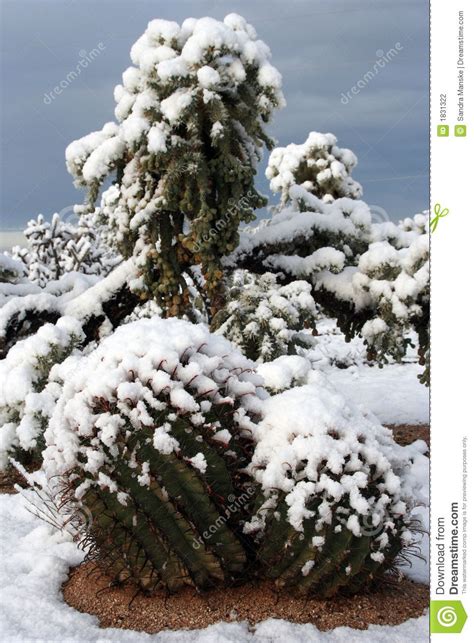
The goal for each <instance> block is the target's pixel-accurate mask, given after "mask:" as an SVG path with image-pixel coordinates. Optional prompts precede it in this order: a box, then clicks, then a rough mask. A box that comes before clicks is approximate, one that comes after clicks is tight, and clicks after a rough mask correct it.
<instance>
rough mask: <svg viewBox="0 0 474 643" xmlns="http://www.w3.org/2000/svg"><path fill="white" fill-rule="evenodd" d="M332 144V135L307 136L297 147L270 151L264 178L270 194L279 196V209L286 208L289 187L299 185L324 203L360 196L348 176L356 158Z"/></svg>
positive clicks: (315, 133) (355, 185)
mask: <svg viewBox="0 0 474 643" xmlns="http://www.w3.org/2000/svg"><path fill="white" fill-rule="evenodd" d="M336 143H337V138H336V137H335V136H334V134H329V133H328V134H321V133H320V132H310V134H309V136H308V138H307V139H306V141H305V142H304V143H302V144H301V145H296V144H295V143H291V144H290V145H287V146H286V147H277V148H275V149H274V150H273V151H272V153H271V154H270V158H269V160H268V166H267V169H266V172H265V174H266V177H267V179H269V180H270V188H271V189H272V191H273V192H276V193H280V208H281V207H283V206H286V205H288V203H289V201H290V193H289V191H290V188H291V186H293V185H300V186H301V187H303V188H304V189H305V190H308V192H310V193H311V194H313V195H314V196H316V197H318V198H320V199H322V200H323V201H324V202H326V203H328V202H329V203H330V202H332V201H334V199H339V198H341V197H350V198H352V199H358V198H360V197H361V196H362V186H361V185H360V184H359V183H357V181H355V180H354V179H353V178H352V176H351V174H352V170H353V169H354V168H355V167H356V165H357V157H356V155H355V154H354V153H353V152H352V151H351V150H348V149H345V148H340V147H338V146H337V145H336Z"/></svg>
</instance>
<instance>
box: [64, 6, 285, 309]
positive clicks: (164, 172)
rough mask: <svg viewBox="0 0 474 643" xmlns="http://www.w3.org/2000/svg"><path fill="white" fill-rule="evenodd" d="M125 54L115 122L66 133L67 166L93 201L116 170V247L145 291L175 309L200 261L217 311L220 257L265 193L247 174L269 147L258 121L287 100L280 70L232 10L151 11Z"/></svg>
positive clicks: (111, 195) (112, 198) (111, 198)
mask: <svg viewBox="0 0 474 643" xmlns="http://www.w3.org/2000/svg"><path fill="white" fill-rule="evenodd" d="M130 55H131V59H132V63H133V66H132V67H129V68H128V69H127V70H126V71H125V72H124V74H123V80H122V84H121V85H118V86H117V87H116V88H115V100H116V102H117V106H116V109H115V116H116V118H117V123H113V122H111V123H107V124H106V125H105V126H104V127H103V129H102V130H100V131H98V132H93V133H91V134H89V135H88V136H85V137H83V138H82V139H80V140H78V141H74V142H73V143H71V145H69V147H68V148H67V150H66V163H67V167H68V170H69V172H70V173H71V174H72V175H73V176H74V178H75V181H76V184H77V185H78V186H84V187H86V188H87V189H88V193H89V194H88V200H89V202H90V203H91V204H92V203H94V202H95V200H96V198H97V196H98V193H99V189H100V187H101V185H102V184H103V183H104V181H105V179H106V177H107V176H108V175H109V174H112V173H114V174H115V175H116V179H117V182H116V183H115V184H114V185H112V186H111V187H110V188H109V189H108V190H107V192H106V193H105V194H104V199H103V206H104V208H106V210H107V214H108V215H109V216H110V224H111V225H112V226H113V228H114V229H115V231H116V235H117V239H118V242H119V246H120V249H121V251H122V252H123V254H124V255H125V256H127V257H128V256H134V257H136V258H137V261H138V265H139V266H140V270H141V273H142V280H141V284H140V286H141V289H142V291H144V292H146V293H147V294H148V295H149V296H154V297H155V298H157V300H158V303H159V304H160V305H162V306H164V307H165V308H167V309H168V311H169V314H170V315H179V314H182V313H183V312H185V310H186V308H187V307H188V303H189V302H188V295H189V293H188V287H187V284H186V282H185V280H184V278H183V275H184V274H185V273H188V274H189V272H190V267H192V266H194V265H201V266H202V273H203V275H204V278H205V285H206V291H207V294H208V296H209V298H210V300H211V302H210V308H211V309H213V310H214V312H215V308H216V306H217V303H218V302H217V301H214V300H215V296H216V292H217V291H220V286H221V284H222V279H221V278H222V273H221V267H220V258H221V257H222V256H223V255H226V254H228V253H229V252H230V251H232V250H233V249H234V248H235V246H236V245H237V243H238V232H237V230H238V227H239V225H240V223H241V222H242V221H246V222H248V221H251V220H253V218H254V214H253V211H254V209H255V208H257V207H261V206H262V205H263V204H264V202H265V199H264V198H263V197H262V196H261V195H260V194H259V193H258V192H257V190H256V189H255V186H254V175H255V174H256V163H257V161H258V160H259V159H260V156H261V148H262V147H263V146H264V145H266V146H267V147H271V146H272V141H271V139H270V138H269V137H268V136H267V134H266V133H265V124H266V123H267V122H268V120H269V119H270V117H271V115H272V112H273V110H274V109H275V108H277V107H280V106H281V105H283V96H282V93H281V77H280V74H279V73H278V71H277V70H276V69H275V68H274V67H273V66H272V65H271V64H270V62H269V61H270V56H271V54H270V50H269V48H268V47H267V45H265V44H264V43H263V42H262V41H261V40H258V39H257V35H256V32H255V30H254V28H253V27H252V26H251V25H250V24H248V23H247V22H246V21H245V20H244V19H243V18H241V17H240V16H238V15H236V14H230V15H228V16H226V17H225V18H224V20H223V22H220V21H218V20H215V19H213V18H202V19H199V20H196V19H188V20H185V21H184V22H183V23H182V25H178V24H177V23H176V22H170V21H166V20H152V21H151V22H150V23H149V24H148V27H147V29H146V31H145V33H144V34H143V35H142V36H141V37H140V38H139V39H138V40H137V42H136V43H135V44H134V45H133V47H132V49H131V52H130ZM137 285H138V284H137ZM218 299H219V298H218Z"/></svg>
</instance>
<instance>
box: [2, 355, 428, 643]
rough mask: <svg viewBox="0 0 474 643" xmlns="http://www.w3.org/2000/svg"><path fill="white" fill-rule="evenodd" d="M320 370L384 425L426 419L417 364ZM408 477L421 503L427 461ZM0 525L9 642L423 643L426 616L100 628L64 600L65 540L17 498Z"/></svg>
mask: <svg viewBox="0 0 474 643" xmlns="http://www.w3.org/2000/svg"><path fill="white" fill-rule="evenodd" d="M321 366H323V365H321ZM323 370H324V371H325V374H326V375H327V376H328V377H329V379H330V380H331V382H332V383H333V384H334V385H335V386H336V387H337V388H338V389H339V390H340V391H342V392H343V393H344V394H345V395H346V396H347V397H348V398H349V399H350V400H352V402H354V403H356V404H358V405H361V406H363V407H365V408H366V409H368V410H370V411H372V413H374V414H375V415H376V416H377V417H378V418H379V420H380V421H381V422H382V423H384V424H389V423H390V424H391V423H393V424H399V423H409V424H416V423H421V422H427V421H428V390H427V389H426V388H425V387H424V386H422V385H420V383H419V382H418V380H417V375H418V373H419V372H420V370H421V369H420V367H418V366H417V365H416V364H404V365H388V366H386V367H385V368H384V369H382V370H381V369H379V368H377V367H369V366H367V365H364V364H362V363H360V362H359V363H358V364H357V365H353V366H349V368H347V369H338V368H334V367H330V368H327V369H326V368H324V367H323ZM413 475H414V477H415V478H416V479H417V480H419V481H422V485H421V486H422V489H421V492H420V493H419V501H420V502H421V503H427V502H428V497H429V495H428V470H427V461H426V462H422V464H421V466H420V467H418V469H417V470H416V471H414V472H413ZM28 493H29V492H28ZM415 513H417V514H418V516H419V517H420V519H421V521H422V524H423V526H424V527H425V529H427V527H428V509H427V507H421V508H418V509H417V510H416V512H415ZM0 524H1V525H2V528H1V530H0V550H1V554H2V556H3V558H4V560H3V562H2V565H1V571H0V587H1V588H2V601H1V608H0V622H1V625H0V636H1V638H2V640H4V641H7V642H10V641H11V642H13V641H21V642H29V641H48V642H49V641H67V642H75V641H77V642H79V641H81V642H85V641H88V642H89V641H94V642H96V641H97V642H99V641H101V642H106V641H107V642H108V641H124V642H128V641H133V642H136V641H150V642H155V641H159V642H163V643H166V642H168V641H169V642H171V641H173V642H176V643H178V641H179V642H180V643H181V642H184V643H187V642H197V643H214V642H215V643H226V642H227V641H229V642H231V641H232V642H233V643H234V642H235V643H236V642H237V641H238V642H245V641H251V642H258V641H262V642H263V641H265V642H268V641H275V642H281V643H283V642H285V643H287V642H288V643H292V642H295V643H300V642H302V641H309V642H313V641H314V642H318V643H333V642H337V641H344V642H349V641H350V642H351V643H352V642H353V641H371V642H372V641H375V642H380V643H383V642H385V641H387V642H389V641H390V643H397V642H398V641H400V642H405V641H424V640H426V641H427V640H428V638H429V635H428V631H429V626H428V617H427V616H423V617H421V618H419V619H411V620H409V621H407V622H406V623H404V624H402V625H399V626H396V627H389V626H371V627H369V629H368V630H365V631H359V630H353V629H350V628H347V627H341V628H337V629H335V630H332V631H330V632H320V631H319V630H317V629H316V628H315V627H314V626H313V625H309V624H308V625H296V624H292V623H289V622H287V621H282V620H267V621H264V622H262V623H260V624H258V625H257V626H256V627H250V626H249V625H248V624H247V623H218V624H216V625H213V626H210V627H208V628H207V629H205V630H193V631H179V632H162V633H160V634H155V635H148V634H144V633H142V632H133V631H126V630H119V629H101V628H100V627H99V624H98V620H97V618H96V617H94V616H91V615H87V614H81V613H79V612H77V611H76V610H74V609H73V608H71V607H69V606H68V605H66V604H65V603H64V601H63V598H62V593H61V585H62V583H63V582H64V581H65V580H66V578H67V574H68V571H69V569H70V567H71V566H74V565H77V564H78V563H79V562H80V561H81V560H82V556H83V553H82V552H81V551H79V550H78V548H77V547H76V545H75V544H74V543H73V542H71V539H70V537H69V536H67V535H66V534H61V533H59V532H58V531H56V530H54V529H53V528H52V527H50V526H49V525H47V524H46V523H44V522H43V521H41V520H40V519H38V518H37V517H36V516H34V515H32V513H30V512H29V511H28V502H27V501H26V500H25V497H24V496H22V495H20V494H15V495H0ZM421 553H422V554H423V555H424V556H425V558H426V559H427V557H428V537H427V535H424V536H423V539H422V542H421ZM405 573H406V575H407V576H409V577H410V578H412V579H413V580H416V581H418V582H423V583H428V582H429V578H428V565H427V563H426V561H423V560H419V559H417V558H414V559H413V566H412V567H411V569H407V570H405Z"/></svg>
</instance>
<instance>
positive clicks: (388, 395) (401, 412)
mask: <svg viewBox="0 0 474 643" xmlns="http://www.w3.org/2000/svg"><path fill="white" fill-rule="evenodd" d="M422 371H423V369H422V367H420V366H418V364H388V365H387V366H384V367H383V368H381V369H380V368H378V367H377V366H368V365H367V364H364V365H361V366H349V368H346V369H338V368H337V369H336V368H332V369H330V370H328V371H327V372H326V375H327V376H328V378H329V380H330V381H331V382H332V383H333V384H334V386H335V387H336V388H337V389H338V390H339V391H341V392H343V393H344V396H345V397H347V398H348V399H349V400H351V401H352V402H354V403H355V404H362V405H363V406H365V407H366V408H368V409H369V410H370V411H372V413H373V414H374V415H376V416H377V417H378V419H379V420H380V422H381V423H382V424H425V423H426V424H427V423H428V422H429V389H428V388H427V387H426V386H423V385H422V384H420V382H419V380H418V379H417V376H418V375H419V374H420V373H422Z"/></svg>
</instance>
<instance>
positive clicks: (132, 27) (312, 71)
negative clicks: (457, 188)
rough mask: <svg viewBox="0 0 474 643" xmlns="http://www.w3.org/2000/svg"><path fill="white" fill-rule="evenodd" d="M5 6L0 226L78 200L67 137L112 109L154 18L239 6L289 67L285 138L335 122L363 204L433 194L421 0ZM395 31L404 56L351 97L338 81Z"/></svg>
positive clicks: (280, 131)
mask: <svg viewBox="0 0 474 643" xmlns="http://www.w3.org/2000/svg"><path fill="white" fill-rule="evenodd" d="M2 9H3V21H2V23H3V30H4V33H3V38H2V40H3V49H4V50H3V57H2V58H3V60H2V65H3V70H2V79H3V90H4V109H3V113H2V129H3V139H4V147H3V159H4V163H3V168H2V183H3V189H2V202H1V206H0V212H1V227H2V228H3V229H14V228H22V227H23V226H24V224H25V223H26V221H27V220H28V219H29V218H30V217H32V216H36V214H37V213H38V212H42V213H43V214H45V215H46V216H50V215H51V213H52V212H54V211H57V210H61V209H62V208H63V207H64V206H66V205H69V204H72V203H75V202H80V201H81V200H82V194H81V193H80V192H78V191H77V190H76V189H75V188H74V187H73V185H72V181H71V178H70V177H69V175H68V174H67V172H66V169H65V166H64V148H65V147H66V145H67V144H68V143H69V142H70V141H72V140H74V139H75V138H78V137H79V136H82V135H84V134H86V133H88V132H89V131H92V130H95V129H98V128H100V127H101V126H102V124H103V123H104V122H106V121H108V120H112V119H113V107H114V102H113V97H112V91H113V87H114V86H115V84H117V82H119V81H120V77H121V73H122V71H123V70H124V69H125V68H126V67H127V66H128V65H129V57H128V54H129V50H130V47H131V45H132V44H133V42H135V40H136V39H137V38H138V36H139V35H140V34H141V33H142V32H143V31H144V29H145V27H146V24H147V22H148V21H149V20H150V19H152V18H155V17H162V18H165V19H172V20H176V21H178V22H180V21H182V20H183V19H184V18H186V17H188V16H191V15H194V16H201V15H211V16H214V17H216V18H223V17H224V16H225V15H226V14H227V13H229V12H231V11H235V12H237V13H241V14H242V15H244V16H245V17H246V18H247V20H249V21H250V22H252V24H253V25H254V26H255V28H256V29H257V31H258V33H259V36H260V37H261V38H262V39H263V40H265V41H266V42H267V43H268V44H269V45H270V47H271V49H272V52H273V62H274V64H275V65H276V66H277V67H278V68H279V69H280V71H281V73H282V74H283V80H284V91H285V95H286V98H287V103H288V106H287V108H286V109H285V110H282V111H281V112H279V113H278V114H277V115H276V116H275V120H274V122H273V124H272V125H271V133H272V134H273V136H275V137H276V138H277V139H278V140H279V142H280V144H282V145H286V144H288V143H289V142H302V141H303V140H304V139H305V138H306V136H307V133H308V132H309V131H311V130H318V131H324V132H326V131H331V132H333V133H334V134H336V136H337V137H338V139H339V144H340V145H341V146H344V147H349V148H351V149H353V150H354V152H355V153H356V154H357V155H358V157H359V166H358V168H357V170H356V172H355V176H356V178H357V179H358V180H359V181H360V182H361V183H362V184H363V186H364V198H365V199H366V200H367V202H368V203H370V204H377V205H379V206H381V207H384V208H385V209H386V210H387V212H388V213H389V214H390V216H392V217H393V218H395V219H396V218H399V217H401V216H408V215H410V214H413V213H415V212H417V211H419V210H421V209H423V208H426V207H427V205H428V176H427V175H428V82H429V79H428V2H427V1H425V0H406V1H403V0H399V1H398V2H396V3H393V2H391V1H389V0H292V2H286V1H283V0H258V1H257V0H234V1H228V0H192V1H191V0H189V1H188V0H181V1H180V2H176V1H173V0H160V1H156V0H154V1H140V0H110V1H108V0H102V1H97V0H96V1H94V2H90V1H89V0H82V1H80V2H79V1H77V2H76V1H75V0H34V1H28V0H17V1H16V2H9V3H6V4H4V5H3V8H2ZM100 42H102V43H103V46H104V50H103V52H101V53H100V55H99V56H97V57H96V58H94V60H92V61H91V63H90V64H89V65H88V66H87V68H86V69H84V70H82V71H81V74H80V75H79V76H78V77H77V79H75V80H73V81H72V82H71V83H70V84H68V86H67V87H65V88H64V90H63V91H62V93H61V94H60V95H59V96H57V97H56V98H55V99H54V100H53V101H51V103H50V104H49V105H45V104H44V95H45V93H48V92H51V91H52V90H53V89H54V87H55V86H56V85H58V84H59V83H60V82H61V81H62V80H64V79H65V78H66V77H67V74H68V72H70V71H71V70H73V69H75V68H76V66H77V64H78V61H79V60H80V59H81V54H80V52H84V51H86V52H89V51H91V50H92V49H93V48H94V47H97V45H98V43H100ZM397 42H399V43H400V44H401V46H402V49H401V50H400V52H399V53H398V54H397V56H396V57H395V58H394V59H393V60H392V61H391V62H390V63H389V64H387V65H386V66H385V67H384V69H382V70H380V72H379V73H378V74H377V76H375V77H374V78H373V79H372V80H371V81H370V83H368V84H367V86H366V87H365V88H364V89H363V90H361V92H360V94H358V95H356V96H354V97H353V98H352V99H351V100H350V102H349V103H348V104H347V105H343V104H342V103H341V93H342V92H347V91H349V90H350V89H351V87H352V86H354V85H355V84H356V83H357V81H358V80H359V79H361V78H363V77H364V74H365V73H366V72H367V71H368V70H369V69H371V68H372V66H373V65H374V63H375V61H376V60H377V53H376V52H377V51H380V50H382V51H384V52H386V51H388V50H389V49H390V48H391V47H394V45H395V44H396V43H397ZM63 84H64V83H63ZM263 172H264V165H263V164H262V168H261V171H260V173H259V176H258V179H257V180H258V186H259V188H260V189H261V190H262V191H263V192H266V193H268V191H269V190H268V184H267V182H266V180H265V178H264V175H263ZM405 177H409V178H405Z"/></svg>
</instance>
